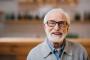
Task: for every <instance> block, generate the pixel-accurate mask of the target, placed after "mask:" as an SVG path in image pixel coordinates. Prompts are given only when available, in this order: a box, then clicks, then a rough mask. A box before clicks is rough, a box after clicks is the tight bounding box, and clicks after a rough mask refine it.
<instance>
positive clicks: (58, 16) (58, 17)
mask: <svg viewBox="0 0 90 60" xmlns="http://www.w3.org/2000/svg"><path fill="white" fill-rule="evenodd" d="M47 20H66V16H65V14H63V13H51V14H49V15H48V16H47Z"/></svg>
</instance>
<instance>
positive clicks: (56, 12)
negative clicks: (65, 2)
mask: <svg viewBox="0 0 90 60" xmlns="http://www.w3.org/2000/svg"><path fill="white" fill-rule="evenodd" d="M53 19H57V20H60V19H63V20H65V21H66V22H67V23H68V24H69V25H70V16H69V15H68V14H67V13H66V12H65V11H64V10H62V9H60V8H57V9H52V10H50V11H49V12H48V13H47V14H46V15H45V17H44V24H45V23H47V21H48V20H53Z"/></svg>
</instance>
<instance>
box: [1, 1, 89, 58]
mask: <svg viewBox="0 0 90 60" xmlns="http://www.w3.org/2000/svg"><path fill="white" fill-rule="evenodd" d="M89 5H90V0H0V60H26V57H27V54H28V52H29V50H30V49H31V48H33V47H34V46H36V45H37V44H38V42H37V41H36V40H38V41H39V40H42V38H45V37H46V35H45V32H44V29H43V17H44V15H45V14H46V13H47V12H48V11H49V10H51V9H53V8H63V9H64V10H65V11H67V12H68V14H69V15H70V17H71V28H70V32H69V34H68V35H67V38H69V39H71V38H72V39H73V40H76V41H77V42H80V43H81V44H82V45H84V46H85V48H86V49H87V51H88V53H89V56H90V7H89ZM32 40H34V41H36V43H35V42H32ZM39 42H40V41H39Z"/></svg>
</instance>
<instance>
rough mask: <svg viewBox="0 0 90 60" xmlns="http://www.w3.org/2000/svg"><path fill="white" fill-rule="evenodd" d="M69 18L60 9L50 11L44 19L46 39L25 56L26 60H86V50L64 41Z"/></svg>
mask: <svg viewBox="0 0 90 60" xmlns="http://www.w3.org/2000/svg"><path fill="white" fill-rule="evenodd" d="M69 26H70V17H69V15H68V14H67V13H66V12H65V11H64V10H62V9H60V8H58V9H52V10H51V11H49V12H48V13H47V14H46V15H45V17H44V29H45V32H46V35H47V38H46V39H45V40H44V41H43V42H42V43H41V44H39V45H37V46H36V47H35V48H33V49H32V50H31V51H30V53H29V54H28V56H27V60H88V56H87V52H86V50H85V49H84V48H83V47H82V46H81V45H79V44H77V43H73V42H70V41H68V40H66V39H65V37H66V35H67V33H68V30H69Z"/></svg>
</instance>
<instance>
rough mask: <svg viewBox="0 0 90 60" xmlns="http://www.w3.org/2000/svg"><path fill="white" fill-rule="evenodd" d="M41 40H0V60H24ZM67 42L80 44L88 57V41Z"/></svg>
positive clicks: (89, 47)
mask: <svg viewBox="0 0 90 60" xmlns="http://www.w3.org/2000/svg"><path fill="white" fill-rule="evenodd" d="M43 40H44V39H43V38H37V39H34V38H32V39H31V38H0V60H26V57H27V54H28V52H29V51H30V50H31V49H32V48H33V47H35V46H36V45H37V44H39V43H40V42H42V41H43ZM69 40H71V41H74V42H78V43H81V44H82V45H83V46H84V47H85V48H86V49H87V52H88V54H89V56H90V39H69ZM5 58H6V59H5ZM11 58H12V59H11Z"/></svg>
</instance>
